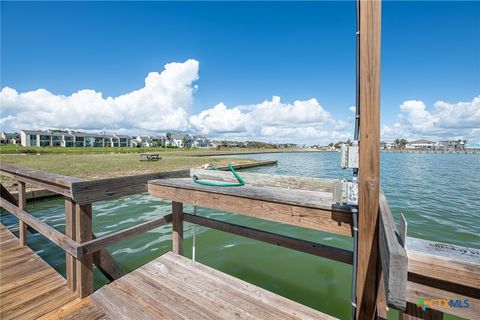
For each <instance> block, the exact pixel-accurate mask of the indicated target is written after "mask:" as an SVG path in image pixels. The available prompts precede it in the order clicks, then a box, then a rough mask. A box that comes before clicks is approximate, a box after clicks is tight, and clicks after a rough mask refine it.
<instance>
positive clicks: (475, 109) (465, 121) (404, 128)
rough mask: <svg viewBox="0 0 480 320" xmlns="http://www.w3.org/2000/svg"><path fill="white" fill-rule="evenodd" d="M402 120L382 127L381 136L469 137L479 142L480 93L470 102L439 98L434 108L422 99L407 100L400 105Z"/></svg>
mask: <svg viewBox="0 0 480 320" xmlns="http://www.w3.org/2000/svg"><path fill="white" fill-rule="evenodd" d="M398 118H399V121H398V122H396V123H394V124H393V125H384V126H383V127H382V137H383V138H389V139H394V138H398V137H404V138H410V139H413V138H419V137H422V138H431V139H449V138H466V139H467V140H468V139H473V140H474V141H480V96H477V97H474V98H473V99H472V101H469V102H457V103H449V102H445V101H437V102H436V103H435V104H434V105H433V108H431V110H428V109H427V106H426V105H425V103H424V102H423V101H419V100H407V101H405V102H403V103H402V104H401V105H400V114H399V115H398Z"/></svg>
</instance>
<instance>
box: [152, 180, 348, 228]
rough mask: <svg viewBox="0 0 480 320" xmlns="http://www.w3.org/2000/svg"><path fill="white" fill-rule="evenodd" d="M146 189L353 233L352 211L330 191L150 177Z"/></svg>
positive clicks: (165, 196)
mask: <svg viewBox="0 0 480 320" xmlns="http://www.w3.org/2000/svg"><path fill="white" fill-rule="evenodd" d="M148 191H149V192H150V194H152V195H154V196H156V197H159V198H163V199H168V200H172V201H176V202H181V203H189V204H193V205H196V206H199V207H204V208H209V209H216V210H221V211H226V212H233V213H238V214H243V215H246V216H251V217H254V218H259V219H265V220H270V221H275V222H280V223H286V224H290V225H294V226H298V227H304V228H310V229H315V230H321V231H325V232H331V233H336V234H341V235H345V236H351V235H352V213H351V212H350V210H349V209H348V208H345V207H343V206H338V205H336V204H334V203H333V200H332V195H331V193H326V192H314V191H309V190H296V189H287V188H279V187H255V186H250V185H245V186H243V187H241V188H217V187H209V186H204V185H199V184H196V183H194V182H193V181H192V179H162V180H154V181H150V182H149V184H148Z"/></svg>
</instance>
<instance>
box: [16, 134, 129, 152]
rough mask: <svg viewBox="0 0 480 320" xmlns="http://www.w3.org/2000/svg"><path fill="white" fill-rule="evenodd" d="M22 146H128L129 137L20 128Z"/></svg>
mask: <svg viewBox="0 0 480 320" xmlns="http://www.w3.org/2000/svg"><path fill="white" fill-rule="evenodd" d="M20 140H21V144H22V146H24V147H65V148H69V147H77V148H83V147H128V146H130V141H131V138H130V137H129V136H126V135H106V134H105V133H86V132H78V131H68V130H46V131H42V130H22V131H21V133H20Z"/></svg>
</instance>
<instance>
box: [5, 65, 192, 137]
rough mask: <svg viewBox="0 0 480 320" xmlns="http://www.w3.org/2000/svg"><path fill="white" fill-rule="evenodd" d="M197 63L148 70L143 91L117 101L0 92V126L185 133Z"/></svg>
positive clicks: (87, 93)
mask: <svg viewBox="0 0 480 320" xmlns="http://www.w3.org/2000/svg"><path fill="white" fill-rule="evenodd" d="M198 68H199V63H198V61H196V60H192V59H191V60H187V61H185V62H183V63H169V64H166V65H165V68H164V70H163V71H162V72H161V73H158V72H151V73H149V74H148V75H147V77H146V78H145V85H144V87H143V88H141V89H138V90H135V91H132V92H129V93H127V94H124V95H121V96H118V97H103V95H102V93H101V92H97V91H95V90H80V91H77V92H75V93H73V94H72V95H70V96H64V95H55V94H53V93H51V92H50V91H48V90H45V89H38V90H35V91H29V92H24V93H18V92H17V91H16V90H15V89H12V88H9V87H5V88H3V89H2V91H1V92H0V105H1V117H0V124H1V125H2V128H3V127H7V128H9V129H13V130H21V129H25V128H28V129H43V128H51V127H54V128H72V129H84V130H94V129H107V130H117V129H122V130H132V131H134V130H141V131H145V130H187V129H188V128H189V124H188V114H187V110H188V108H189V107H190V106H191V104H192V103H193V93H194V91H195V89H196V87H195V86H194V85H193V83H194V81H196V80H197V79H198Z"/></svg>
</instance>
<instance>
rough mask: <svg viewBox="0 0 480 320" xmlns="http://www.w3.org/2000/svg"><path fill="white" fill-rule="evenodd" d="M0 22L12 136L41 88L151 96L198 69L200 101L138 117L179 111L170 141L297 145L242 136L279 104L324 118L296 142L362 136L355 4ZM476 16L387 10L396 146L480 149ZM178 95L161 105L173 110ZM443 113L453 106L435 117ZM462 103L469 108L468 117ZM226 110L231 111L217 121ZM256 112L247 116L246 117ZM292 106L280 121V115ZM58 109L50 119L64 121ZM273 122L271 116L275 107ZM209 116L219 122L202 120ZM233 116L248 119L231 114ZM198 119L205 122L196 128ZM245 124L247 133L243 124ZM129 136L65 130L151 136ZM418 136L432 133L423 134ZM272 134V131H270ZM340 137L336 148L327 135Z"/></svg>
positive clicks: (385, 49)
mask: <svg viewBox="0 0 480 320" xmlns="http://www.w3.org/2000/svg"><path fill="white" fill-rule="evenodd" d="M1 9H2V12H1V87H2V88H5V87H9V88H12V89H14V90H15V91H16V92H17V93H18V95H19V97H18V98H9V99H6V98H5V97H4V98H3V103H2V105H4V107H2V109H4V111H2V118H7V117H8V116H10V118H9V119H11V121H8V120H5V121H3V123H2V125H3V126H4V127H6V128H7V129H10V128H11V129H18V128H17V127H15V125H14V124H13V123H14V122H16V123H22V121H20V120H22V116H24V115H25V114H31V110H30V109H29V110H28V111H29V112H24V113H22V112H20V111H22V110H23V111H25V109H28V107H26V106H24V104H26V103H28V102H30V103H31V101H30V100H27V101H28V102H26V101H25V99H20V94H21V93H26V92H35V91H34V90H37V89H39V88H43V89H46V90H48V91H49V92H50V93H51V94H52V95H55V96H58V95H60V96H67V97H68V96H69V95H71V94H73V93H75V92H77V91H78V90H81V89H92V90H95V91H96V92H101V93H102V94H103V97H104V98H106V97H108V96H112V97H117V96H119V95H123V94H126V93H129V92H132V91H134V90H138V89H141V88H142V87H144V85H145V84H144V80H145V77H146V75H147V74H148V73H149V72H159V73H161V72H162V71H163V69H164V65H165V64H168V63H171V62H177V63H183V62H185V61H187V60H188V59H194V60H195V61H197V62H198V63H199V69H198V74H197V75H198V77H199V79H198V80H193V81H191V80H192V79H187V80H185V83H184V85H185V87H186V88H187V89H189V88H192V91H191V92H190V91H189V92H188V93H187V95H189V94H191V96H188V97H185V96H182V98H181V99H180V101H179V102H178V103H175V102H172V104H171V105H169V106H168V107H165V109H164V107H163V106H158V105H156V106H148V107H146V109H142V108H141V107H138V108H139V109H138V110H136V111H138V112H135V113H144V111H149V112H152V110H158V112H159V113H161V112H167V111H168V112H172V110H175V111H176V112H177V111H179V110H177V109H175V108H182V110H184V111H185V117H187V118H186V120H185V121H184V123H183V124H182V125H179V126H177V127H175V126H174V127H171V128H166V127H165V125H164V127H165V129H173V130H175V129H178V130H188V131H194V132H199V133H206V134H209V135H213V136H215V135H218V136H221V135H226V136H230V137H238V138H250V137H258V138H260V139H262V140H276V137H277V136H283V135H285V137H284V138H282V139H280V140H285V139H287V140H288V136H292V135H296V134H298V133H299V132H297V131H296V130H295V127H292V126H290V127H289V126H285V124H284V123H281V121H279V122H275V121H271V120H268V119H266V120H265V123H264V125H263V126H262V125H261V124H260V125H259V126H258V127H255V128H253V127H249V125H248V124H246V122H248V121H251V120H252V118H257V117H261V118H262V117H265V118H267V117H268V116H269V115H268V114H267V115H265V114H261V115H259V114H258V112H256V113H252V112H251V111H252V109H255V108H257V109H258V108H260V107H259V105H261V104H262V103H263V102H264V101H265V100H269V101H271V102H272V103H273V99H272V97H273V96H279V97H281V102H282V103H284V104H285V105H282V106H283V107H284V108H287V109H288V108H290V109H288V110H287V111H289V110H290V111H292V112H298V111H299V110H303V111H304V112H307V113H309V112H313V113H315V112H316V111H318V110H316V109H315V108H317V109H318V107H319V106H321V107H320V108H322V110H323V111H325V112H326V113H328V114H326V113H322V112H318V113H315V114H317V115H318V117H319V118H318V119H319V120H318V121H317V122H315V123H312V121H308V119H307V120H306V118H308V116H303V117H299V119H296V120H298V121H299V126H300V127H302V128H306V129H305V130H301V134H300V135H299V136H300V137H301V138H302V139H304V140H305V141H306V142H315V141H318V140H323V141H326V140H329V139H335V138H341V137H344V136H345V135H346V134H351V131H352V130H353V129H351V120H352V116H353V114H352V112H351V111H350V110H349V107H350V106H352V105H353V104H354V99H355V97H354V92H355V91H354V76H355V74H354V71H355V42H354V34H355V3H354V2H300V3H292V2H280V3H272V2H245V3H232V2H209V3H200V2H195V3H186V2H179V3H169V2H168V3H167V2H145V3H133V2H86V3H80V2H75V3H72V2H61V3H58V2H51V3H44V2H34V3H21V2H2V4H1ZM479 15H480V3H479V2H413V1H412V2H384V3H383V25H382V123H383V124H384V125H385V126H386V127H385V130H384V132H383V134H384V136H385V137H386V138H393V137H394V136H395V135H401V136H406V137H408V136H409V137H420V136H422V137H423V136H428V137H432V138H435V137H440V136H442V137H443V136H445V135H449V136H452V137H453V136H455V137H460V136H461V137H467V138H469V139H472V138H473V139H474V140H475V139H477V134H478V135H480V129H479V128H480V120H479V119H477V118H480V110H479V108H480V107H479V104H480V102H478V101H476V100H475V99H476V98H477V97H478V96H479V95H480V58H479V57H480V22H479V19H478V16H479ZM192 72H193V71H192ZM193 77H194V78H195V76H193ZM194 86H195V87H194ZM196 86H198V88H197V87H196ZM187 91H188V90H187ZM182 92H183V91H182ZM178 94H179V93H178V92H174V93H171V94H170V95H168V99H167V98H165V99H167V100H168V101H170V102H171V100H172V99H173V98H172V97H176V96H178ZM4 96H6V94H4ZM32 96H33V95H32ZM9 97H11V95H10V96H9ZM311 98H315V99H316V100H317V102H318V106H317V105H316V104H314V105H310V106H308V107H305V108H300V109H296V108H295V106H294V105H295V103H294V102H295V101H300V102H302V101H303V102H305V101H309V99H311ZM30 99H37V100H36V101H35V103H36V102H38V104H39V105H41V104H42V103H45V102H44V101H43V100H41V99H46V98H45V97H44V96H42V95H40V97H38V95H37V96H35V97H30ZM162 99H163V98H162ZM162 99H159V102H158V103H161V101H164V100H162ZM140 100H142V99H140ZM82 101H83V100H82ZM85 101H89V102H90V103H92V100H89V99H87V100H85ZM438 101H444V103H445V104H446V106H444V107H441V106H440V108H439V107H438V103H437V102H438ZM462 102H464V103H467V104H468V105H466V106H465V105H464V104H462V105H460V106H459V103H462ZM67 103H68V102H67ZM182 103H183V104H182ZM219 103H223V104H224V106H225V110H226V111H225V110H224V109H222V108H217V109H215V110H216V111H215V110H214V107H215V106H216V105H217V104H219ZM436 103H437V104H436ZM100 104H101V103H100ZM246 105H248V106H249V107H240V108H237V109H236V107H237V106H246ZM401 105H402V106H403V107H402V108H400V106H401ZM282 106H280V107H278V110H279V112H281V110H284V109H282ZM54 108H55V106H52V107H50V108H49V109H48V110H42V112H41V114H45V112H47V113H48V112H51V113H53V114H54V113H55V109H54ZM85 108H101V106H100V105H99V106H88V107H85ZM130 108H134V109H135V108H137V107H136V106H130ZM155 108H157V109H155ZM269 108H272V110H273V111H272V113H271V114H275V112H274V110H277V109H275V108H277V107H275V106H270V105H269ZM456 108H461V112H460V113H461V114H462V117H463V118H464V117H467V121H466V122H467V123H469V128H467V129H468V130H464V129H465V128H462V126H460V125H459V123H451V122H452V121H451V114H458V113H457V112H455V110H456ZM260 109H261V108H260ZM445 109H448V110H447V111H449V112H447V113H446V112H445ZM205 110H207V111H208V110H212V111H211V112H206V113H205V114H204V115H203V116H200V113H201V112H202V111H205ZM222 110H223V111H222ZM234 110H240V112H241V114H240V115H238V112H237V113H235V112H231V111H234ZM322 110H320V111H322ZM80 111H81V110H80ZM130 111H131V110H130ZM134 111H135V110H134ZM85 112H90V111H85ZM425 112H427V113H428V114H425ZM177 113H178V115H177V118H175V119H177V120H179V119H180V117H181V115H180V113H181V112H177ZM218 113H221V114H225V115H226V117H229V116H230V117H233V118H231V119H230V118H228V119H225V122H227V123H230V122H233V124H231V123H230V124H231V127H232V126H233V127H235V129H232V130H229V129H228V128H226V129H222V125H223V124H220V125H219V124H218V122H219V121H221V119H214V117H215V116H216V117H220V116H219V115H218ZM477 113H478V115H477ZM39 114H40V112H39ZM399 114H401V115H402V116H401V117H398V115H399ZM235 115H237V116H239V117H240V118H241V120H238V119H236V118H235ZM192 116H193V117H196V118H195V119H190V118H189V117H192ZM245 116H247V117H245ZM39 117H40V115H39ZM52 117H53V116H52V115H51V116H50V117H47V118H52ZM270 117H272V116H271V115H270ZM442 117H444V118H445V119H443V118H442ZM327 118H328V119H327ZM262 119H263V118H262ZM302 119H303V120H302ZM449 119H450V120H449ZM40 120H41V121H39V122H40V126H41V127H51V126H56V127H62V122H61V121H58V120H55V121H53V120H52V121H50V122H49V120H48V119H44V118H41V119H40ZM137 120H138V121H142V118H141V117H140V118H138V119H137ZM147 120H148V119H146V121H147ZM160 120H161V121H160ZM164 120H165V119H158V122H159V123H165V121H164ZM236 120H238V121H236ZM447 120H448V121H447ZM461 120H462V119H458V122H459V121H461ZM179 121H180V122H182V120H179ZM242 121H244V122H245V124H244V125H243V127H242V125H239V124H238V123H239V122H240V123H241V122H242ZM429 121H430V122H429ZM477 121H478V122H477ZM127 122H128V121H126V120H122V119H120V120H118V121H117V122H115V121H113V120H112V121H111V122H109V123H105V122H101V121H98V122H96V123H92V124H88V123H84V122H78V123H75V122H72V121H70V122H68V121H67V122H66V123H65V125H64V127H75V126H78V128H79V129H93V127H94V126H95V125H97V126H102V127H103V128H107V129H112V130H114V129H115V130H120V131H122V130H123V131H126V132H127V131H129V132H130V131H131V132H132V133H134V131H135V130H139V131H145V130H148V127H142V126H135V125H132V124H128V123H127ZM422 122H423V123H429V124H430V127H429V126H421V125H419V123H422ZM32 124H33V123H29V122H28V121H27V122H23V123H22V125H23V126H25V125H32ZM396 124H397V126H395V125H396ZM167 126H168V125H167ZM212 126H214V127H215V128H213V127H212ZM435 126H437V127H435ZM151 127H152V126H151ZM237 127H238V128H237ZM268 127H275V128H271V130H270V129H268V130H265V128H268ZM153 128H154V130H153V131H155V130H157V129H158V130H160V129H163V127H159V126H153ZM219 128H220V129H219ZM262 128H263V129H262ZM282 128H283V129H284V130H283V131H282ZM312 128H313V129H312ZM310 129H311V130H310ZM476 129H479V130H476ZM331 130H333V131H335V130H336V132H337V133H338V134H336V135H328V134H326V133H325V132H326V131H331ZM282 132H284V133H285V134H282ZM304 132H307V134H303V133H304ZM316 134H318V137H316V136H315V135H316ZM477 140H480V139H477Z"/></svg>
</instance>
